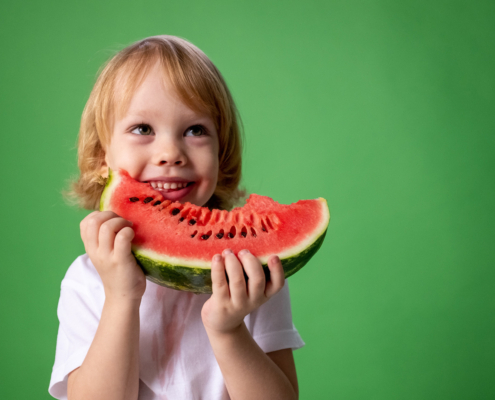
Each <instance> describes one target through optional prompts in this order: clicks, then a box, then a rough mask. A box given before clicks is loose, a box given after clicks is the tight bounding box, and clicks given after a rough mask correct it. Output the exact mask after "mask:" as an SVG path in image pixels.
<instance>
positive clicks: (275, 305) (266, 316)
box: [244, 280, 305, 353]
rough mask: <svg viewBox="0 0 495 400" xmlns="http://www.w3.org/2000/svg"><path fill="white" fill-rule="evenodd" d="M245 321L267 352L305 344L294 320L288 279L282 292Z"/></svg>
mask: <svg viewBox="0 0 495 400" xmlns="http://www.w3.org/2000/svg"><path fill="white" fill-rule="evenodd" d="M244 322H245V323H246V326H247V327H248V330H249V331H250V332H251V335H253V339H254V340H255V341H256V343H257V344H258V346H260V348H261V349H262V350H263V351H264V352H265V353H269V352H271V351H277V350H282V349H292V350H296V349H299V348H301V347H303V346H304V344H305V343H304V342H303V340H302V339H301V336H300V335H299V332H298V331H297V329H296V327H295V326H294V324H293V322H292V311H291V306H290V295H289V284H288V282H287V280H285V285H284V287H283V288H282V290H281V291H280V292H278V293H277V294H276V295H274V296H273V297H272V298H271V299H270V300H268V301H267V302H266V303H265V304H263V305H262V306H261V307H259V308H258V309H256V310H254V311H253V312H252V313H251V314H249V315H248V316H247V317H246V318H245V320H244Z"/></svg>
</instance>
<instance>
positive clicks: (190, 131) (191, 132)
mask: <svg viewBox="0 0 495 400" xmlns="http://www.w3.org/2000/svg"><path fill="white" fill-rule="evenodd" d="M206 134H207V132H206V128H205V127H204V126H203V125H193V126H190V127H189V128H187V129H186V132H185V133H184V136H205V135H206Z"/></svg>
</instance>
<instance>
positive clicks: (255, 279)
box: [239, 250, 266, 300]
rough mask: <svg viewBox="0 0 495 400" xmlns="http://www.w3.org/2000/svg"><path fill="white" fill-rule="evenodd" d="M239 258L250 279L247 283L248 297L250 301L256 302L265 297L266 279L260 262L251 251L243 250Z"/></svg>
mask: <svg viewBox="0 0 495 400" xmlns="http://www.w3.org/2000/svg"><path fill="white" fill-rule="evenodd" d="M239 258H240V260H241V262H242V266H243V268H244V271H246V275H247V276H248V278H249V279H248V281H247V295H248V297H249V299H251V300H254V299H259V298H260V297H264V295H265V285H266V279H265V273H264V272H263V267H262V266H261V263H260V261H259V260H258V259H257V258H256V257H255V256H254V255H252V254H251V253H250V252H249V250H241V251H240V252H239Z"/></svg>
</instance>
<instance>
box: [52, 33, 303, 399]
mask: <svg viewBox="0 0 495 400" xmlns="http://www.w3.org/2000/svg"><path fill="white" fill-rule="evenodd" d="M79 168H80V177H79V180H78V181H77V182H75V185H74V193H75V195H76V196H77V197H78V199H79V201H80V204H81V205H83V206H84V207H86V208H89V209H96V208H97V205H98V203H99V199H100V196H101V193H102V191H103V185H104V182H105V178H106V176H107V174H108V168H111V169H113V170H118V169H124V170H126V171H127V172H128V173H129V174H130V175H131V176H132V177H133V178H134V179H136V180H139V181H142V182H147V183H149V185H150V186H151V187H152V188H153V189H155V190H156V191H158V192H160V193H161V194H162V195H163V197H165V198H166V199H169V200H172V201H179V202H181V203H184V202H190V203H193V204H196V205H199V206H208V207H210V208H211V207H215V208H222V209H229V208H230V207H232V205H233V204H235V202H236V201H237V200H238V199H239V197H240V194H241V192H240V191H239V189H238V185H239V181H240V175H241V140H240V130H239V126H238V122H237V111H236V108H235V105H234V102H233V100H232V96H231V95H230V92H229V90H228V88H227V86H226V84H225V82H224V80H223V78H222V76H221V74H220V72H219V71H218V70H217V68H216V67H215V66H214V65H213V63H212V62H211V61H210V60H209V59H208V58H207V57H206V55H205V54H204V53H203V52H202V51H201V50H199V49H198V48H197V47H195V46H193V45H192V44H191V43H189V42H187V41H185V40H183V39H180V38H177V37H174V36H156V37H151V38H146V39H143V40H141V41H139V42H137V43H134V44H133V45H131V46H129V47H127V48H125V49H124V50H122V51H121V52H119V53H118V54H116V55H115V56H114V57H113V58H112V59H111V60H110V61H109V62H108V63H107V65H106V66H105V68H104V69H103V70H102V72H101V74H100V75H99V77H98V79H97V82H96V84H95V86H94V88H93V91H92V93H91V95H90V98H89V100H88V102H87V104H86V107H85V110H84V113H83V116H82V121H81V129H80V134H79ZM133 237H134V232H133V230H132V224H131V223H130V222H128V221H126V220H124V219H123V218H120V217H119V216H118V215H116V214H114V213H112V212H109V211H105V212H99V211H94V212H92V213H91V214H89V215H88V216H87V217H86V218H85V219H84V220H83V221H82V222H81V238H82V240H83V242H84V246H85V249H86V254H85V255H82V256H80V257H78V258H77V259H76V260H75V261H74V263H73V264H72V265H71V266H70V268H69V270H68V271H67V274H66V276H65V278H64V280H63V281H62V288H61V295H60V301H59V307H58V316H59V320H60V327H59V333H58V338H57V352H56V359H55V365H54V367H53V372H52V378H51V382H50V389H49V391H50V394H51V395H52V396H54V397H55V398H58V399H67V398H68V399H70V400H74V399H85V400H87V399H105V400H112V399H134V400H135V399H143V400H144V399H146V400H149V399H168V400H171V399H177V400H186V399H207V400H214V399H229V398H232V399H236V400H237V399H256V400H262V399H270V400H274V399H283V400H288V399H296V398H297V397H298V385H297V376H296V370H295V365H294V359H293V356H292V350H293V349H297V348H300V347H302V346H303V345H304V343H303V341H302V340H301V338H300V336H299V334H298V332H297V330H296V329H295V328H294V325H293V323H292V316H291V310H290V298H289V292H288V287H287V284H286V283H285V280H284V273H283V268H282V265H281V263H280V260H279V259H278V257H277V256H276V255H274V256H272V257H271V258H270V259H269V262H268V267H269V269H270V276H271V279H270V281H269V282H265V275H264V273H263V269H262V266H261V264H260V262H259V261H258V259H257V258H255V257H254V256H253V255H252V254H250V253H249V251H247V250H243V251H240V252H239V253H238V254H234V253H232V251H230V250H229V249H225V251H224V252H223V253H222V254H217V255H215V256H214V257H213V259H212V266H211V268H212V270H211V273H212V283H213V285H212V286H213V294H212V295H202V294H201V295H195V294H192V293H188V292H179V291H175V290H172V289H168V288H165V287H162V286H158V285H156V284H154V283H152V282H149V281H147V280H146V279H145V276H144V274H143V272H142V270H141V269H140V267H139V266H138V265H137V263H136V261H135V259H134V256H133V255H132V253H131V241H132V239H133ZM226 274H227V275H228V277H229V280H228V281H227V279H226ZM244 274H246V275H247V276H248V277H249V280H248V281H247V282H246V280H245V279H244Z"/></svg>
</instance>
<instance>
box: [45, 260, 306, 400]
mask: <svg viewBox="0 0 495 400" xmlns="http://www.w3.org/2000/svg"><path fill="white" fill-rule="evenodd" d="M209 297H210V295H207V294H199V295H197V294H193V293H188V292H180V291H176V290H172V289H168V288H165V287H162V286H159V285H156V284H154V283H152V282H150V281H147V282H146V291H145V293H144V296H143V298H142V301H141V306H140V325H141V331H140V338H139V357H140V365H139V378H140V382H139V399H140V400H155V399H157V400H158V399H168V400H175V399H177V400H188V399H191V400H192V399H194V400H199V399H205V400H216V399H219V400H220V399H222V400H224V399H229V395H228V392H227V389H226V388H225V384H224V380H223V376H222V374H221V372H220V368H219V366H218V364H217V361H216V359H215V356H214V354H213V350H212V348H211V345H210V342H209V340H208V336H207V335H206V331H205V328H204V326H203V322H202V320H201V308H202V307H203V304H204V303H205V301H206V300H208V298H209ZM104 301H105V293H104V290H103V284H102V282H101V279H100V276H99V275H98V272H97V271H96V269H95V267H94V266H93V264H92V263H91V260H90V259H89V257H88V256H87V255H83V256H80V257H78V258H77V259H76V260H75V261H74V263H73V264H72V265H71V266H70V268H69V270H68V271H67V274H66V275H65V278H64V280H63V281H62V288H61V293H60V300H59V305H58V318H59V321H60V326H59V330H58V337H57V352H56V356H55V364H54V366H53V371H52V377H51V381H50V387H49V392H50V394H51V395H52V396H53V397H55V398H57V399H67V377H68V375H69V373H70V372H71V371H73V370H74V369H76V368H77V367H79V366H80V365H81V364H82V362H83V361H84V358H85V357H86V353H87V352H88V349H89V347H90V345H91V342H92V340H93V337H94V335H95V333H96V328H97V327H98V323H99V321H100V317H101V311H102V308H103V303H104ZM244 322H245V324H246V326H247V328H248V330H249V332H250V333H251V335H252V336H253V338H254V340H255V341H256V343H258V345H259V346H260V347H261V349H262V350H263V351H264V352H266V353H267V352H270V351H276V350H281V349H287V348H292V349H298V348H300V347H302V346H304V342H303V341H302V339H301V337H300V336H299V333H298V332H297V330H296V328H295V327H294V325H293V323H292V314H291V308H290V298H289V288H288V285H287V282H286V283H285V285H284V287H283V289H282V290H281V291H280V292H279V293H277V294H276V295H275V296H273V297H272V298H271V299H270V300H269V301H268V302H266V303H265V304H263V305H262V306H261V307H260V308H258V309H257V310H255V311H253V312H252V313H251V314H249V315H248V316H246V318H245V319H244Z"/></svg>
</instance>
